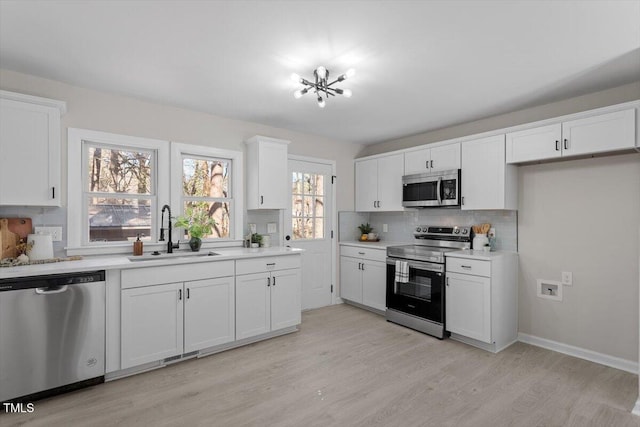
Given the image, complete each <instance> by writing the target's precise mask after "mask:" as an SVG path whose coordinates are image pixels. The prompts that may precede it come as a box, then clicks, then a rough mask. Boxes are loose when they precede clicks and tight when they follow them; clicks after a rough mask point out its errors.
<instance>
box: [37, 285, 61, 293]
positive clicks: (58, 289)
mask: <svg viewBox="0 0 640 427" xmlns="http://www.w3.org/2000/svg"><path fill="white" fill-rule="evenodd" d="M67 289H69V286H67V285H62V286H49V287H46V288H36V294H38V295H53V294H61V293H63V292H66V291H67Z"/></svg>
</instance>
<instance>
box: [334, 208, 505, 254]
mask: <svg viewBox="0 0 640 427" xmlns="http://www.w3.org/2000/svg"><path fill="white" fill-rule="evenodd" d="M365 222H368V223H370V224H371V226H372V227H373V228H374V231H375V232H376V233H378V235H379V236H380V238H381V239H382V240H388V241H393V242H411V241H413V232H414V229H415V227H416V226H417V225H442V226H449V225H451V226H452V225H467V226H470V225H476V224H482V223H485V222H488V223H490V224H491V226H492V227H494V228H495V229H496V249H498V250H504V251H517V250H518V212H517V211H503V210H495V211H463V210H460V209H412V210H406V211H403V212H350V211H344V212H340V213H339V214H338V223H339V239H340V240H355V239H357V237H358V235H359V232H358V229H357V227H358V225H360V224H362V223H365ZM383 224H387V228H388V231H387V232H386V233H383V232H382V225H383Z"/></svg>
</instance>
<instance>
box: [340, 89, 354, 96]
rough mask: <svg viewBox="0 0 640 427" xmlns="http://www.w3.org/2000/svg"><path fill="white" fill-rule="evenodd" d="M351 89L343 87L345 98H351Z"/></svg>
mask: <svg viewBox="0 0 640 427" xmlns="http://www.w3.org/2000/svg"><path fill="white" fill-rule="evenodd" d="M351 95H352V93H351V89H342V96H344V97H345V98H351Z"/></svg>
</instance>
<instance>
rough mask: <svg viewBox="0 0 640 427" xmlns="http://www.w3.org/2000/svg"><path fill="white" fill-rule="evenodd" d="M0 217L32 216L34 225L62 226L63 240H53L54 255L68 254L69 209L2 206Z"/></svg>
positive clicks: (62, 255)
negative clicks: (66, 249)
mask: <svg viewBox="0 0 640 427" xmlns="http://www.w3.org/2000/svg"><path fill="white" fill-rule="evenodd" d="M0 218H31V222H32V223H33V226H34V227H36V226H41V225H42V226H62V241H61V242H53V256H55V257H64V256H66V251H65V249H64V248H65V246H67V209H66V208H55V207H53V208H43V207H34V206H0ZM32 231H33V230H32Z"/></svg>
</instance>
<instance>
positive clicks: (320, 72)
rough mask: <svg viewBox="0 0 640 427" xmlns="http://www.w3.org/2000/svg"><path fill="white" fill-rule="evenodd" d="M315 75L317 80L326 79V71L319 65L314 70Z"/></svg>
mask: <svg viewBox="0 0 640 427" xmlns="http://www.w3.org/2000/svg"><path fill="white" fill-rule="evenodd" d="M316 74H318V78H319V79H326V78H327V69H326V68H324V67H323V66H322V65H321V66H319V67H318V68H316Z"/></svg>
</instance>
